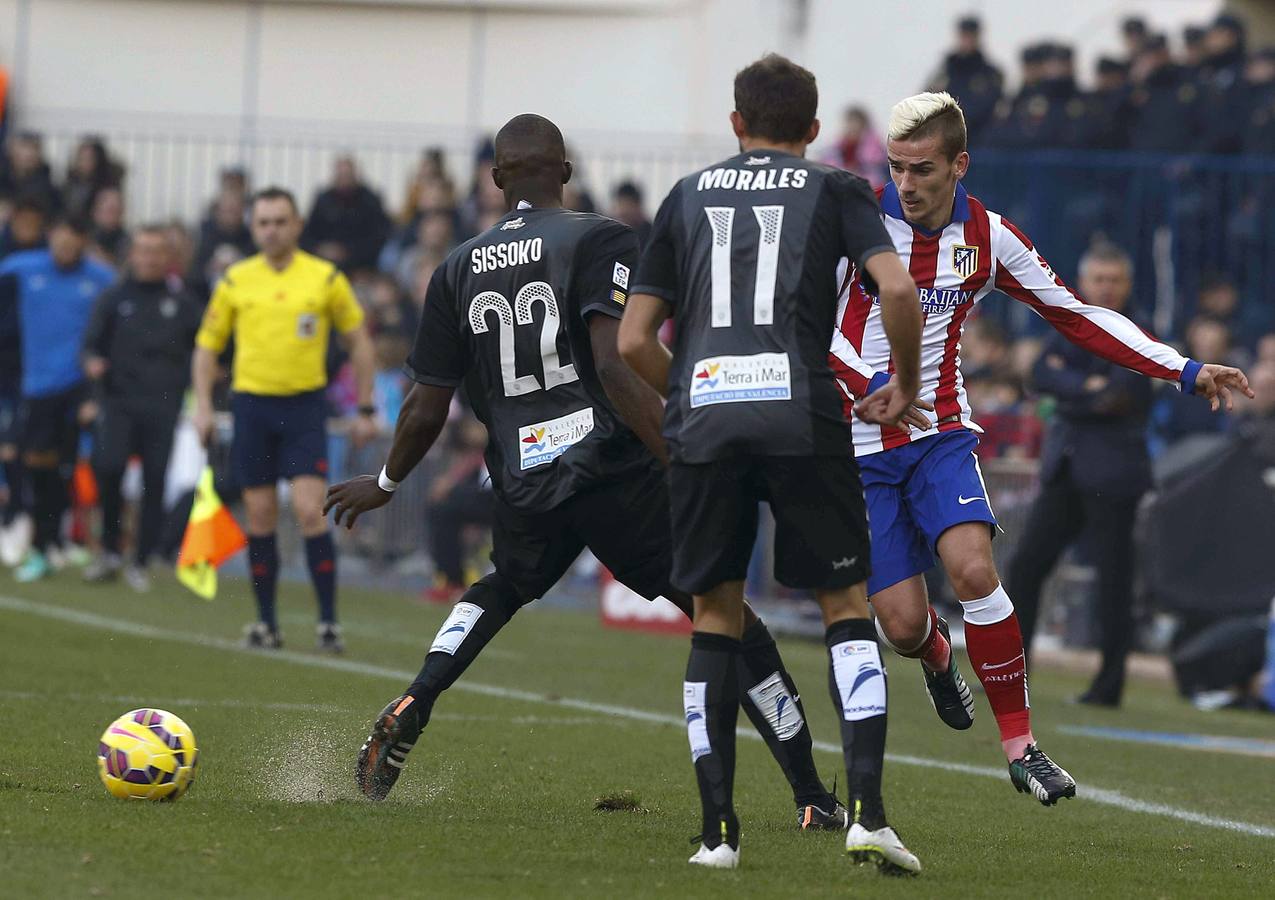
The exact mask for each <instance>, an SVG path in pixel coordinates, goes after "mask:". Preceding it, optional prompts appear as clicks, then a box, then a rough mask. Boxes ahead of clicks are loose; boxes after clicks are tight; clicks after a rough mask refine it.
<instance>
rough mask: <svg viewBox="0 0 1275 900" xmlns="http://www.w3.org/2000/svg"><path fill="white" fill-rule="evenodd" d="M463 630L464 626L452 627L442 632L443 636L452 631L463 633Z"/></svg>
mask: <svg viewBox="0 0 1275 900" xmlns="http://www.w3.org/2000/svg"><path fill="white" fill-rule="evenodd" d="M464 630H465V626H464V625H453V626H452V627H451V628H448V629H447V630H446V631H444V632H443V634H451V633H452V632H453V631H464Z"/></svg>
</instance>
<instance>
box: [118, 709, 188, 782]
mask: <svg viewBox="0 0 1275 900" xmlns="http://www.w3.org/2000/svg"><path fill="white" fill-rule="evenodd" d="M198 762H199V750H198V748H196V746H195V735H194V732H192V731H191V730H190V726H189V725H187V724H186V723H185V722H183V721H182V720H181V719H179V718H178V717H177V716H175V715H173V714H172V713H170V712H164V710H162V709H134V710H132V711H130V712H126V713H124V715H122V716H120V717H119V718H118V719H116V720H115V721H114V722H112V723H111V725H110V727H109V728H107V729H106V731H105V732H104V733H103V734H102V740H101V741H100V742H99V743H98V746H97V771H98V774H99V775H101V776H102V783H103V784H105V785H106V789H107V790H108V791H110V792H111V793H112V794H114V795H115V796H116V797H120V798H122V799H125V800H176V799H177V798H178V797H180V796H181V795H182V794H184V793H186V790H187V789H188V788H189V787H190V783H191V781H193V780H194V777H195V766H196V765H197V764H198Z"/></svg>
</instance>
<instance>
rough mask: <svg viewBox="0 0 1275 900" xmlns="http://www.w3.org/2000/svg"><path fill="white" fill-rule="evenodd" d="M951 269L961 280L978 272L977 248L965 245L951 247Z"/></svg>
mask: <svg viewBox="0 0 1275 900" xmlns="http://www.w3.org/2000/svg"><path fill="white" fill-rule="evenodd" d="M952 268H953V269H955V270H956V274H957V275H960V276H961V277H962V278H969V277H970V276H972V275H973V274H974V273H975V272H977V271H978V248H977V247H971V246H969V245H967V244H954V245H953V246H952Z"/></svg>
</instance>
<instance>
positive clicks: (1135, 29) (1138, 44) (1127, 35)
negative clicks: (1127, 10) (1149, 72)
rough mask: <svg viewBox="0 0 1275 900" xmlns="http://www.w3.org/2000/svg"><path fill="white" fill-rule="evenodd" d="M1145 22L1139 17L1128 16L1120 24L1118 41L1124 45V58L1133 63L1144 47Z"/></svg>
mask: <svg viewBox="0 0 1275 900" xmlns="http://www.w3.org/2000/svg"><path fill="white" fill-rule="evenodd" d="M1148 37H1149V34H1148V32H1147V20H1146V19H1144V18H1142V17H1141V16H1129V17H1128V18H1126V19H1125V20H1124V21H1123V22H1121V23H1120V39H1121V41H1122V42H1123V43H1124V52H1125V58H1126V59H1128V60H1129V62H1133V61H1134V60H1135V59H1137V58H1138V54H1139V53H1141V52H1142V49H1143V47H1145V46H1146V43H1147V38H1148Z"/></svg>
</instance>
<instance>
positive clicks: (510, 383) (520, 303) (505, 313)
mask: <svg viewBox="0 0 1275 900" xmlns="http://www.w3.org/2000/svg"><path fill="white" fill-rule="evenodd" d="M537 300H539V301H540V302H541V303H543V304H544V308H545V320H544V324H543V325H541V326H540V360H541V363H542V364H543V366H544V377H545V383H544V390H546V391H549V390H553V389H554V388H556V387H557V386H558V385H561V384H570V383H571V382H573V381H578V380H579V378H580V376H579V375H577V374H576V367H575V366H573V365H572V364H571V363H567V364H566V365H565V366H562V365H559V364H558V328H559V325H560V324H561V322H562V319H561V317H560V316H559V315H558V298H557V297H555V296H554V294H553V287H552V286H551V285H549V283H548V282H545V281H533V282H531V283H530V284H525V285H523V286H522V288H520V289H519V291H518V294H517V295H516V296H515V297H514V304H513V306H512V307H510V305H509V299H508V298H507V297H506V296H505V295H504V294H501V293H498V292H496V291H483V292H482V293H481V294H479V295H478V296H477V297H475V298H474V299H473V300H471V301H470V302H469V327H470V328H472V329H473V331H474V334H485V333H486V332H487V331H488V330H489V329H488V327H487V313H489V312H495V313H496V318H497V319H498V320H499V322H500V330H499V331H498V332H497V333H496V343H497V345H498V347H499V348H500V376H501V379H502V380H503V381H504V383H505V396H506V397H518V396H521V395H523V394H530V393H532V392H533V391H538V390H540V389H541V387H540V382H539V380H537V378H536V376H535V375H519V374H518V363H517V360H516V359H515V356H514V323H515V322H517V323H518V324H519V325H531V324H534V320H533V319H532V317H531V307H532V304H534V303H535V302H536V301H537Z"/></svg>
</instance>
